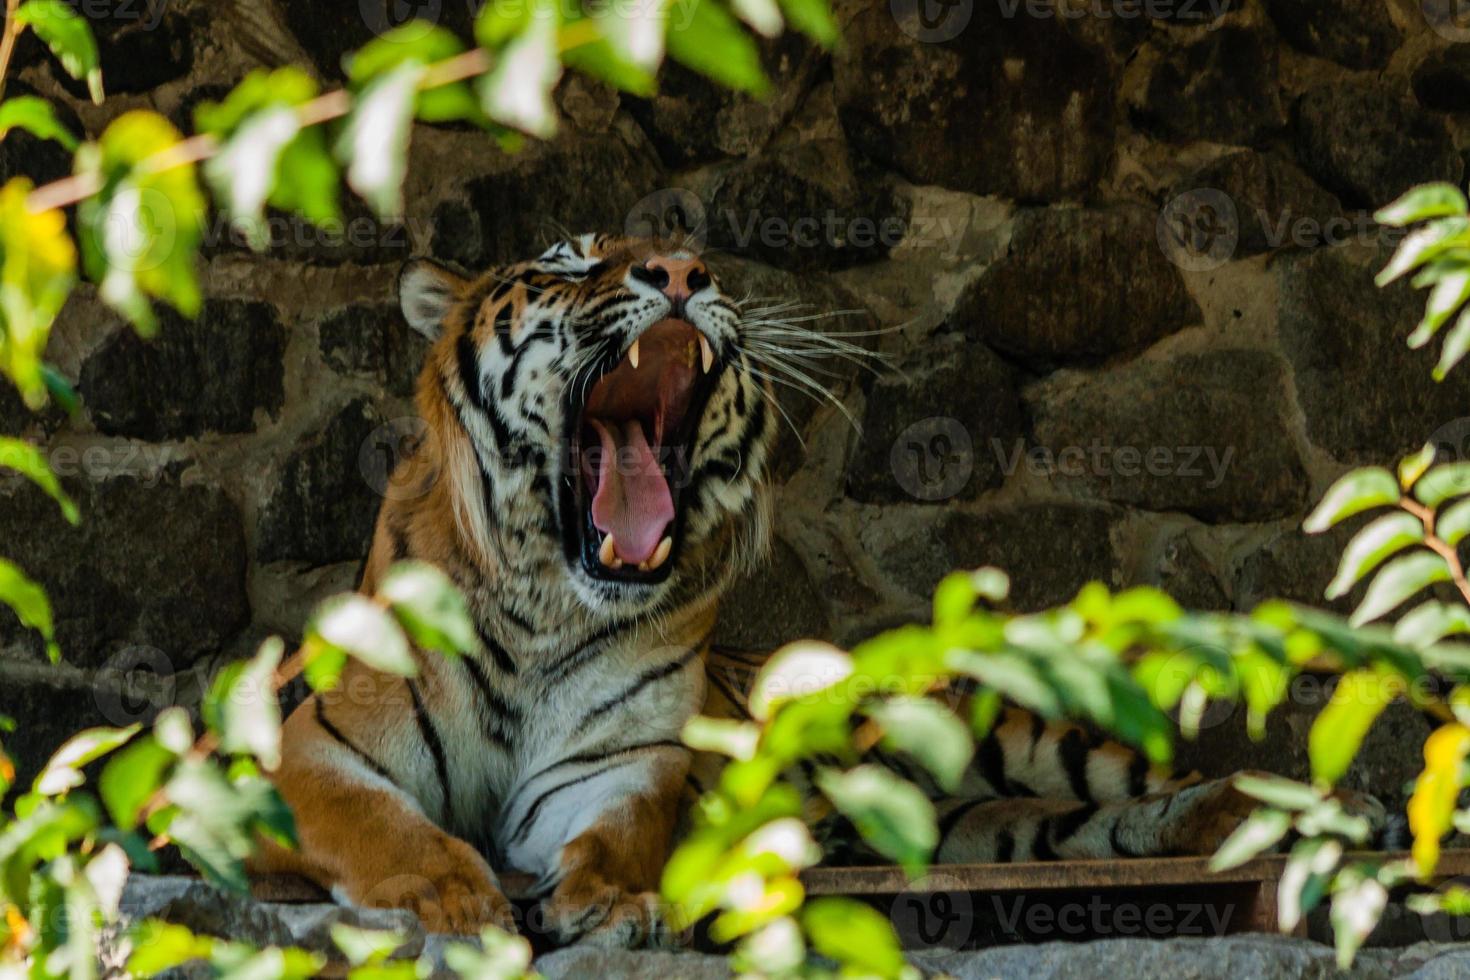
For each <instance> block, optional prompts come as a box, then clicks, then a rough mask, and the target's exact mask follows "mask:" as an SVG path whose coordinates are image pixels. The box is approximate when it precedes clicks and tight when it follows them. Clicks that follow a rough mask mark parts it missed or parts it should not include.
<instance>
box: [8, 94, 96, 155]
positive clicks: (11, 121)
mask: <svg viewBox="0 0 1470 980" xmlns="http://www.w3.org/2000/svg"><path fill="white" fill-rule="evenodd" d="M12 129H24V130H25V131H26V132H28V133H30V134H31V135H32V136H36V137H39V138H41V139H43V140H54V141H56V142H57V143H60V144H61V145H62V146H64V147H65V148H66V149H68V150H75V149H76V148H77V138H76V137H75V136H73V135H72V133H71V130H69V129H67V128H66V126H65V125H64V124H63V123H62V122H61V120H60V119H58V118H57V117H56V109H55V108H54V107H53V106H52V105H51V103H50V102H47V101H46V100H45V99H43V98H41V97H40V96H38V95H17V96H16V97H15V98H13V99H6V100H5V101H4V102H3V103H0V140H3V139H4V138H5V135H6V134H7V133H9V132H10V131H11V130H12Z"/></svg>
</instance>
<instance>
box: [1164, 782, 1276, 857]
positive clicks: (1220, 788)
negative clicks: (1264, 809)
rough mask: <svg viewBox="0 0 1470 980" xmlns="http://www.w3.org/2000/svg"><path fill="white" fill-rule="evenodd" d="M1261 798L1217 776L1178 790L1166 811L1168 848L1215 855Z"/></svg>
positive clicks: (1182, 852) (1258, 804)
mask: <svg viewBox="0 0 1470 980" xmlns="http://www.w3.org/2000/svg"><path fill="white" fill-rule="evenodd" d="M1261 805H1262V804H1261V801H1260V800H1257V799H1255V798H1254V797H1251V796H1247V795H1246V794H1244V793H1242V792H1241V791H1240V790H1238V789H1236V788H1235V783H1234V780H1233V779H1214V780H1210V781H1209V782H1205V783H1199V784H1197V785H1195V786H1191V787H1188V788H1187V789H1183V790H1180V791H1179V792H1178V798H1177V799H1176V801H1175V802H1174V803H1173V804H1171V805H1170V806H1169V811H1172V812H1169V811H1166V818H1165V819H1167V820H1168V826H1167V828H1166V829H1165V842H1166V844H1167V848H1166V850H1167V851H1168V852H1169V853H1172V854H1197V855H1211V854H1214V853H1215V852H1216V851H1217V850H1219V849H1220V845H1221V844H1223V843H1225V840H1226V838H1228V837H1229V836H1230V835H1231V834H1233V833H1235V831H1236V828H1238V827H1239V826H1240V825H1241V824H1242V823H1244V822H1245V820H1246V818H1247V817H1249V816H1250V815H1251V814H1252V813H1253V812H1255V809H1256V807H1258V806H1261Z"/></svg>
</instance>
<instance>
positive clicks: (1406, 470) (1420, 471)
mask: <svg viewBox="0 0 1470 980" xmlns="http://www.w3.org/2000/svg"><path fill="white" fill-rule="evenodd" d="M1435 452H1436V450H1435V447H1434V443H1425V444H1424V445H1423V446H1421V447H1420V449H1419V451H1418V452H1417V453H1410V454H1409V455H1407V456H1405V457H1404V458H1403V459H1401V460H1399V486H1401V487H1403V489H1404V492H1405V493H1408V492H1409V490H1410V489H1411V488H1412V487H1413V486H1414V484H1415V483H1417V482H1419V478H1420V477H1421V476H1423V475H1424V474H1425V473H1426V472H1427V471H1428V470H1429V467H1430V466H1432V465H1433V464H1434V456H1435Z"/></svg>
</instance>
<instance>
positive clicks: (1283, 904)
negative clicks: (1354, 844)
mask: <svg viewBox="0 0 1470 980" xmlns="http://www.w3.org/2000/svg"><path fill="white" fill-rule="evenodd" d="M1341 858H1342V844H1340V843H1339V842H1337V841H1335V840H1333V839H1331V838H1324V837H1318V838H1313V839H1309V840H1303V841H1299V842H1298V843H1297V844H1296V846H1294V847H1293V848H1292V849H1291V856H1290V857H1289V858H1288V859H1287V861H1286V868H1285V869H1284V870H1283V871H1282V873H1281V883H1280V885H1279V886H1278V888H1277V890H1276V922H1277V927H1278V928H1279V929H1280V930H1281V931H1282V932H1291V931H1292V930H1293V929H1295V928H1296V927H1297V923H1299V922H1301V920H1302V916H1304V915H1306V914H1307V913H1308V912H1310V911H1312V909H1314V908H1316V906H1317V903H1318V902H1320V901H1321V900H1322V897H1323V896H1324V895H1325V894H1327V884H1328V881H1329V876H1330V875H1331V874H1332V869H1333V868H1335V867H1337V862H1338V861H1339V860H1340V859H1341Z"/></svg>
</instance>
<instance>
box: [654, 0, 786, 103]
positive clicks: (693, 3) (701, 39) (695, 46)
mask: <svg viewBox="0 0 1470 980" xmlns="http://www.w3.org/2000/svg"><path fill="white" fill-rule="evenodd" d="M789 14H790V11H789V10H788V15H789ZM665 40H666V43H667V44H668V48H669V54H670V55H671V56H672V57H673V59H674V60H675V61H677V62H679V63H680V64H681V65H683V66H684V67H686V68H692V69H693V70H694V71H697V72H699V73H701V74H703V75H708V76H709V77H710V78H712V79H714V80H715V81H717V82H719V83H720V84H721V85H725V86H727V87H729V88H733V89H736V90H737V91H745V92H752V93H754V94H756V95H763V94H765V92H766V91H767V89H768V88H769V83H768V82H767V80H766V73H765V69H764V68H762V67H761V58H760V51H759V50H758V49H757V48H756V46H755V41H753V40H752V39H751V37H750V35H749V34H747V33H746V32H745V31H744V30H742V29H741V27H740V24H739V23H738V22H737V21H736V20H735V18H734V17H732V16H730V14H729V13H728V12H727V11H726V10H725V9H724V8H723V7H720V6H718V5H716V4H713V3H708V2H706V0H672V3H671V4H670V7H669V29H668V33H667V35H666V37H665Z"/></svg>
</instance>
